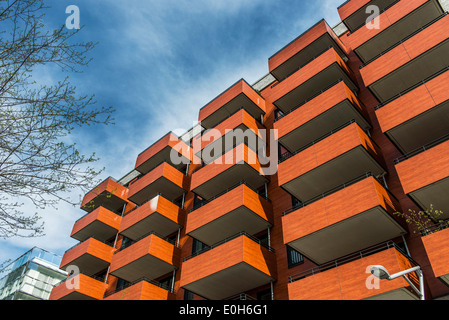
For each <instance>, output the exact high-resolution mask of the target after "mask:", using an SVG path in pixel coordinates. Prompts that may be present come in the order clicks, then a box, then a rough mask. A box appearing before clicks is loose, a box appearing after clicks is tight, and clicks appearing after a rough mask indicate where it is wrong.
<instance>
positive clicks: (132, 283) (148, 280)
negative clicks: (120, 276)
mask: <svg viewBox="0 0 449 320" xmlns="http://www.w3.org/2000/svg"><path fill="white" fill-rule="evenodd" d="M143 281H145V282H148V283H151V284H152V285H155V286H156V287H159V288H162V289H164V290H167V291H168V292H171V293H173V290H172V289H171V288H170V287H169V286H168V285H167V284H164V283H160V282H158V281H155V280H150V279H147V278H145V277H143V278H140V279H138V280H135V281H133V282H129V283H127V284H124V285H123V286H120V287H119V288H116V289H115V290H113V291H110V292H108V293H105V295H104V297H105V298H106V297H109V296H112V295H113V294H115V293H117V292H120V291H123V290H125V289H127V288H129V287H132V286H133V285H135V284H138V283H140V282H143Z"/></svg>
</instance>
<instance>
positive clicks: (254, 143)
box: [193, 109, 265, 162]
mask: <svg viewBox="0 0 449 320" xmlns="http://www.w3.org/2000/svg"><path fill="white" fill-rule="evenodd" d="M263 129H265V127H264V126H263V125H262V124H260V122H258V121H257V120H256V119H254V118H253V117H252V116H251V115H250V114H249V113H248V112H246V111H245V110H244V109H240V110H238V111H237V112H235V113H234V114H233V115H230V116H229V118H227V119H225V120H223V122H221V123H220V124H218V125H217V126H216V127H215V128H213V129H211V130H206V131H205V132H204V133H203V135H199V136H197V137H195V138H194V140H193V148H194V150H195V151H194V152H195V155H196V156H198V157H199V158H202V159H203V160H205V159H208V161H207V162H212V161H214V160H215V159H217V158H219V157H221V156H222V155H223V154H225V153H226V152H228V151H230V150H231V149H233V148H235V147H236V146H237V145H239V144H241V143H245V144H246V145H247V146H248V147H249V148H251V150H253V151H254V152H257V150H258V148H259V147H260V145H261V144H260V141H261V139H262V138H263V137H262V135H261V133H260V132H259V130H263Z"/></svg>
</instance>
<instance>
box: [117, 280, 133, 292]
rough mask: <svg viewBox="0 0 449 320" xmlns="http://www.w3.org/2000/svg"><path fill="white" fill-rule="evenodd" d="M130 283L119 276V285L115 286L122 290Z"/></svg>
mask: <svg viewBox="0 0 449 320" xmlns="http://www.w3.org/2000/svg"><path fill="white" fill-rule="evenodd" d="M129 284H130V283H129V282H128V281H126V280H123V279H120V278H118V279H117V286H116V287H115V290H116V291H120V290H122V289H124V288H126V287H127V286H128V285H129Z"/></svg>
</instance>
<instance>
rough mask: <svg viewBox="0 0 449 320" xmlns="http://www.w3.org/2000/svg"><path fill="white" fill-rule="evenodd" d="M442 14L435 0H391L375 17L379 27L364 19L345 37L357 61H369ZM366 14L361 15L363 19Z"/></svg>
mask: <svg viewBox="0 0 449 320" xmlns="http://www.w3.org/2000/svg"><path fill="white" fill-rule="evenodd" d="M442 13H443V10H442V9H441V6H440V5H439V3H438V0H430V1H428V0H408V1H391V4H390V5H389V6H388V7H386V8H385V10H384V11H383V12H381V14H380V15H379V16H378V17H377V20H376V22H378V23H379V28H371V29H370V28H369V27H367V26H365V21H363V25H361V26H360V27H359V28H358V29H357V30H356V31H354V32H353V33H352V34H351V35H350V36H349V39H348V42H349V43H350V46H351V47H352V48H353V49H354V51H355V52H356V54H357V55H358V56H359V57H360V60H362V62H364V63H369V62H370V61H372V60H374V59H375V58H376V57H377V56H378V55H381V54H382V53H384V52H386V51H388V50H389V48H391V47H392V46H395V45H397V43H400V42H401V41H403V39H405V38H407V37H409V36H410V35H411V34H413V33H414V32H416V31H417V30H419V29H421V28H423V27H425V26H426V25H427V24H429V23H431V22H432V21H433V20H434V19H436V18H437V17H438V16H440V15H441V14H442ZM368 15H371V12H370V13H369V14H365V17H366V18H365V19H367V18H368Z"/></svg>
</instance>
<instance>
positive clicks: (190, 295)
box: [184, 289, 194, 300]
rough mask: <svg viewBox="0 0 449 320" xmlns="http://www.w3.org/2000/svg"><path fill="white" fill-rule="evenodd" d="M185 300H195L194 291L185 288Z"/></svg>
mask: <svg viewBox="0 0 449 320" xmlns="http://www.w3.org/2000/svg"><path fill="white" fill-rule="evenodd" d="M184 300H194V297H193V293H192V292H190V291H189V290H185V289H184Z"/></svg>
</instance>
